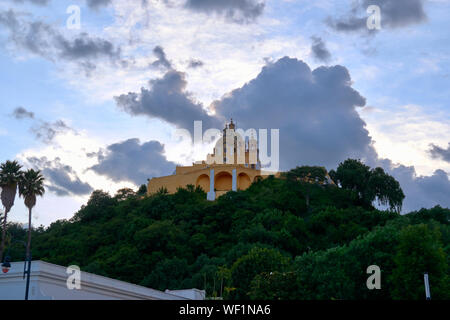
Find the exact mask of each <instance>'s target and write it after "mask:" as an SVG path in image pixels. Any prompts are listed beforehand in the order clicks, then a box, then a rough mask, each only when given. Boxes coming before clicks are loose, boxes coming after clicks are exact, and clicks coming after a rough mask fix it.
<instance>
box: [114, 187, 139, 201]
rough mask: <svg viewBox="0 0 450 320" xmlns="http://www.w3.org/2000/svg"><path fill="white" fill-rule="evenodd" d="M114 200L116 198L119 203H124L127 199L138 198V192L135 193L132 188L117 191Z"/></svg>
mask: <svg viewBox="0 0 450 320" xmlns="http://www.w3.org/2000/svg"><path fill="white" fill-rule="evenodd" d="M114 198H116V200H117V201H124V200H127V199H131V198H136V192H134V190H133V189H130V188H122V189H120V190H118V191H117V193H116V195H115V196H114Z"/></svg>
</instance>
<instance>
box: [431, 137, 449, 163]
mask: <svg viewBox="0 0 450 320" xmlns="http://www.w3.org/2000/svg"><path fill="white" fill-rule="evenodd" d="M429 152H430V154H431V157H432V158H433V159H442V160H444V161H446V162H449V163H450V142H449V143H448V147H447V149H444V148H441V147H439V146H437V145H435V144H431V149H430V150H429Z"/></svg>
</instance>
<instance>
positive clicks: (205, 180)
mask: <svg viewBox="0 0 450 320" xmlns="http://www.w3.org/2000/svg"><path fill="white" fill-rule="evenodd" d="M195 185H196V186H197V187H201V188H202V189H203V191H205V192H209V185H210V183H209V176H208V175H207V174H202V175H200V176H199V177H198V178H197V182H196V184H195Z"/></svg>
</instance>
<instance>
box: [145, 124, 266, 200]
mask: <svg viewBox="0 0 450 320" xmlns="http://www.w3.org/2000/svg"><path fill="white" fill-rule="evenodd" d="M266 176H267V175H263V174H262V172H261V162H260V160H259V148H258V143H257V140H256V139H255V138H254V137H249V138H248V140H247V141H246V140H245V138H244V137H242V135H241V134H240V133H238V132H236V125H235V123H233V119H231V122H230V123H229V124H226V125H225V128H224V129H223V135H222V137H221V138H220V139H219V141H218V142H217V143H216V146H215V148H214V151H213V153H212V154H208V156H207V159H206V161H200V162H196V163H193V164H192V166H187V167H182V166H177V167H176V170H175V173H174V174H173V175H171V176H165V177H158V178H153V179H150V180H149V182H148V189H147V190H148V191H147V192H148V195H152V194H154V193H156V192H158V191H159V190H160V189H164V188H165V189H166V190H167V191H168V192H169V193H175V192H176V191H177V189H178V188H180V187H182V188H184V187H186V186H187V185H193V186H199V187H201V188H202V189H203V190H204V191H205V192H206V193H207V199H208V200H211V201H213V200H215V199H217V198H218V197H220V196H221V195H223V194H225V193H227V192H228V191H237V190H245V189H247V188H248V187H250V185H251V184H252V183H253V182H255V181H257V180H258V179H263V178H264V177H266Z"/></svg>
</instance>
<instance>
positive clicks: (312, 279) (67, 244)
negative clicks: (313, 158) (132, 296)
mask: <svg viewBox="0 0 450 320" xmlns="http://www.w3.org/2000/svg"><path fill="white" fill-rule="evenodd" d="M352 161H355V160H352ZM347 165H348V166H347V167H346V166H345V163H344V164H341V166H340V169H341V170H340V169H339V168H338V170H337V172H334V171H333V172H330V176H331V177H332V179H333V180H334V181H336V184H337V185H333V184H321V183H319V182H320V181H321V178H320V177H321V176H322V173H321V170H318V168H317V167H301V168H296V169H294V170H291V171H290V172H288V173H286V174H284V175H283V177H282V178H275V177H273V176H271V177H268V178H267V179H265V180H262V181H259V182H256V183H254V184H253V185H252V186H251V187H250V188H249V189H247V190H245V191H238V192H229V193H227V194H226V195H224V196H222V197H220V198H219V199H218V200H216V201H214V202H209V201H206V194H205V193H204V191H203V190H202V189H200V188H194V187H193V186H188V187H187V188H186V189H179V190H178V192H177V193H176V194H173V195H169V194H167V193H166V192H164V190H161V191H160V192H159V193H158V194H156V195H153V196H151V197H142V196H140V195H139V193H135V192H133V191H132V190H121V191H120V192H119V193H118V194H117V195H115V196H114V197H113V196H110V195H109V194H107V193H105V192H103V191H99V190H97V191H94V192H93V194H92V195H91V197H90V200H89V201H88V203H87V205H86V206H83V207H82V208H81V209H80V210H79V211H78V212H77V213H76V214H75V215H74V217H73V218H72V219H70V220H59V221H57V222H54V223H53V224H51V225H50V226H49V227H48V228H46V229H44V228H42V227H41V228H38V229H35V230H34V231H33V234H32V239H33V240H32V243H33V246H32V247H33V248H32V252H33V259H41V260H45V261H49V262H52V263H56V264H60V265H72V264H75V265H79V266H80V267H81V269H82V270H83V271H88V272H92V273H96V274H100V275H105V276H108V277H111V278H116V279H120V280H124V281H129V282H132V283H136V284H140V285H144V286H148V287H152V288H156V289H160V290H165V289H182V288H192V287H196V288H199V289H206V290H207V295H208V296H223V297H224V298H225V299H393V298H394V299H423V298H424V289H423V272H424V271H428V272H429V274H430V283H431V292H432V295H433V298H442V299H448V298H450V288H449V285H448V284H449V281H448V280H449V275H450V270H449V265H450V264H449V257H450V226H449V218H450V210H449V209H443V208H441V207H439V206H437V207H435V208H432V209H422V210H420V211H417V212H412V213H409V214H406V215H400V214H399V213H398V210H396V208H397V206H398V205H400V206H401V201H400V203H399V201H398V199H399V198H401V196H399V195H402V194H400V193H399V191H401V189H399V187H398V186H396V185H395V183H394V182H393V181H392V179H391V177H389V176H387V175H386V176H385V178H387V179H385V180H383V179H384V178H383V179H382V178H380V177H383V175H382V174H381V172H380V171H377V169H379V168H377V169H373V170H372V171H370V170H369V168H366V169H367V170H369V171H367V172H369V173H370V172H372V173H373V176H372V175H368V173H367V172H366V171H364V170H362V171H361V170H359V169H361V167H358V166H359V165H357V167H358V168H355V167H354V165H355V162H354V163H351V162H350V163H349V162H347ZM343 169H346V170H347V171H345V170H343ZM358 170H359V171H358ZM305 172H306V173H305ZM314 172H316V173H317V172H318V173H317V177H318V178H317V179H316V178H315V177H314V176H311V174H312V173H313V174H314ZM343 172H344V173H345V174H344V173H343ZM357 172H359V173H357ZM361 172H363V174H364V176H365V178H367V179H369V180H370V179H372V178H373V179H372V180H374V181H375V182H374V183H375V184H373V185H374V186H375V187H374V188H373V189H374V190H375V191H373V192H370V190H369V189H368V188H367V186H368V185H371V183H372V182H366V183H363V184H360V187H358V186H356V187H355V186H354V185H352V184H351V183H349V181H360V180H361V178H358V179H354V178H355V175H358V174H361ZM305 176H307V177H308V179H306V180H305ZM349 177H351V178H352V179H353V180H352V179H349ZM374 177H375V178H374ZM311 178H312V179H311ZM307 180H308V181H307ZM372 180H371V181H372ZM314 181H315V182H317V183H314ZM395 182H396V181H395ZM383 183H385V184H386V185H383ZM393 186H394V187H393ZM396 187H397V189H396ZM361 188H362V189H361ZM389 188H390V189H389ZM387 189H389V190H391V191H392V190H394V191H392V192H391V191H390V192H388V193H386V192H385V193H383V192H384V191H383V190H387ZM376 190H378V191H376ZM380 190H382V191H380ZM140 192H145V190H144V191H142V190H140ZM380 192H381V193H380ZM374 199H375V200H378V201H380V202H381V203H383V204H386V205H390V207H391V209H392V210H385V211H382V210H378V209H376V208H375V207H373V206H372V201H368V200H374ZM402 199H403V198H401V200H402ZM8 232H9V234H10V236H11V237H12V238H14V239H22V238H25V233H24V231H22V230H21V229H20V228H19V226H17V225H14V224H13V225H10V227H9V231H8ZM9 249H10V253H11V256H12V258H13V259H14V260H21V259H23V248H22V247H21V246H20V244H14V245H11V246H10V248H9ZM370 265H378V266H379V267H380V269H381V289H380V290H368V289H367V286H366V280H367V278H368V277H369V276H370V274H367V272H366V270H367V268H368V266H370Z"/></svg>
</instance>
